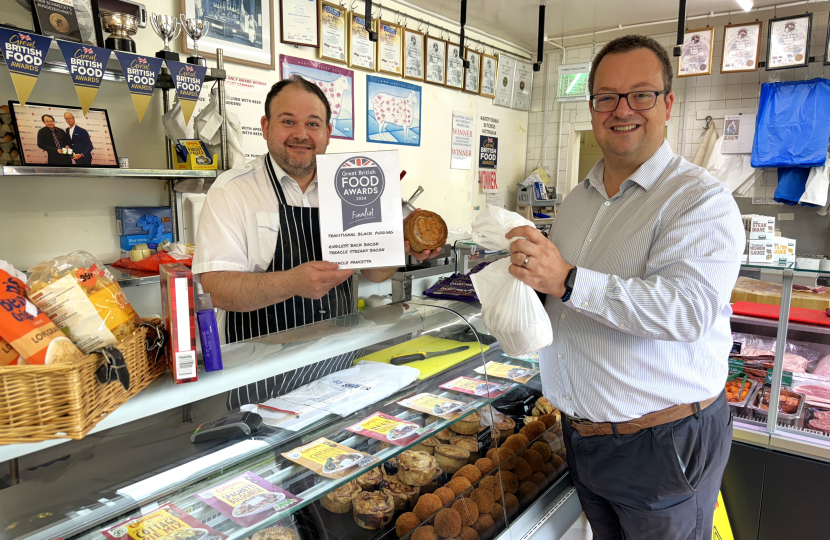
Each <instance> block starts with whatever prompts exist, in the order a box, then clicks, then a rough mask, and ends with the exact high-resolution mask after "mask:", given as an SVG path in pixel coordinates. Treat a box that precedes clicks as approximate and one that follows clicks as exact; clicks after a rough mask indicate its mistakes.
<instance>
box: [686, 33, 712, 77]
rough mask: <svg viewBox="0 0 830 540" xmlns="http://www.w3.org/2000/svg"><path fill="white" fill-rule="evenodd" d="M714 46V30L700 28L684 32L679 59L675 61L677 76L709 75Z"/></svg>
mask: <svg viewBox="0 0 830 540" xmlns="http://www.w3.org/2000/svg"><path fill="white" fill-rule="evenodd" d="M714 44H715V29H714V28H701V29H700V30H690V31H688V32H686V34H685V36H684V37H683V48H682V49H681V52H680V58H678V59H677V76H678V77H696V76H698V75H711V74H712V56H713V55H714V51H713V48H714Z"/></svg>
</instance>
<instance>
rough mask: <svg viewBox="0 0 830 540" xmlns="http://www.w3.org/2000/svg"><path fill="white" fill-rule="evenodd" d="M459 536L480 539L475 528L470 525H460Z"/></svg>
mask: <svg viewBox="0 0 830 540" xmlns="http://www.w3.org/2000/svg"><path fill="white" fill-rule="evenodd" d="M459 538H460V539H461V540H481V539H480V538H479V536H478V533H477V532H476V530H475V529H473V528H472V527H461V534H460V535H459Z"/></svg>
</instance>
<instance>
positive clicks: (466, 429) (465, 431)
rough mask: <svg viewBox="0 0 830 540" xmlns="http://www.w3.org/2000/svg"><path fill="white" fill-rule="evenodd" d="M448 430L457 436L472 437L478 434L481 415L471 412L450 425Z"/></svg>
mask: <svg viewBox="0 0 830 540" xmlns="http://www.w3.org/2000/svg"><path fill="white" fill-rule="evenodd" d="M450 429H451V430H453V431H454V432H456V433H458V434H459V435H473V434H475V433H478V432H479V431H481V415H480V414H478V413H477V412H475V411H473V412H471V413H470V414H468V415H467V416H465V417H464V418H462V419H461V420H459V421H458V422H456V423H454V424H453V425H451V426H450Z"/></svg>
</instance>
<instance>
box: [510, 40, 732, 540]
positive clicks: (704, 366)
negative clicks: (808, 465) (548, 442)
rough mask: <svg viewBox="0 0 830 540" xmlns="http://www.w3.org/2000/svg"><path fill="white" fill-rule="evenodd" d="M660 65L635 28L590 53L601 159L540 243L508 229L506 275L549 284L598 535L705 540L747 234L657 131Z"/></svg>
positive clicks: (559, 396) (713, 188) (572, 443)
mask: <svg viewBox="0 0 830 540" xmlns="http://www.w3.org/2000/svg"><path fill="white" fill-rule="evenodd" d="M672 72H673V68H672V65H671V62H670V60H669V57H668V55H667V54H666V51H665V49H663V48H662V47H661V46H660V45H659V44H658V43H657V42H655V41H654V40H652V39H650V38H647V37H644V36H625V37H622V38H619V39H616V40H614V41H612V42H610V43H608V44H607V45H606V46H605V47H604V48H603V49H602V50H601V51H600V52H599V54H598V55H597V56H596V58H595V59H594V62H593V65H592V72H591V74H590V80H589V86H590V88H591V93H592V95H591V99H590V104H589V107H590V111H591V123H592V127H593V132H594V135H595V137H596V139H597V142H598V144H599V146H600V148H601V149H602V151H603V159H601V160H600V161H599V163H597V165H596V166H595V167H594V168H593V169H592V170H591V172H590V173H589V174H588V177H587V178H586V179H585V180H584V181H583V182H582V183H581V184H580V185H578V186H577V187H575V188H574V189H573V191H572V192H571V193H570V194H569V195H568V197H567V198H566V199H565V201H564V202H563V203H562V206H561V209H560V211H559V213H558V214H557V217H556V222H555V224H554V227H553V230H552V231H551V235H550V241H548V240H547V239H545V238H544V237H543V236H542V235H541V234H540V233H539V232H538V231H536V230H535V229H533V228H532V227H521V228H518V229H514V230H513V231H511V232H510V233H509V234H508V237H511V238H512V237H524V239H520V240H517V241H515V242H514V243H513V245H512V247H511V251H513V254H512V257H511V260H512V262H513V265H512V266H511V273H512V274H513V275H514V276H516V277H517V278H518V279H520V280H522V281H524V282H525V283H528V284H529V285H531V286H532V287H533V288H534V289H536V290H537V291H540V292H542V293H545V294H547V301H546V304H545V308H546V310H547V312H548V315H549V316H550V319H551V324H552V326H553V335H554V340H553V344H552V345H551V346H549V347H547V348H545V349H544V350H543V351H541V354H540V359H541V366H542V382H543V387H544V392H545V395H546V396H547V398H548V399H549V400H550V401H551V402H552V403H553V404H554V405H555V406H556V407H558V408H559V409H560V410H561V411H562V413H563V414H564V416H565V422H564V426H563V435H564V438H565V445H566V448H567V452H568V465H569V467H570V470H571V474H572V476H573V479H574V483H575V485H576V487H577V491H578V493H579V497H580V501H581V503H582V506H583V509H584V510H585V514H586V516H587V518H588V520H589V521H590V523H591V526H592V529H593V533H594V538H596V539H597V540H599V539H615V538H627V539H631V538H634V539H637V540H643V539H655V540H656V539H660V540H669V539H703V538H707V539H708V538H709V537H710V535H711V533H712V515H713V512H714V509H715V502H716V500H717V495H718V490H719V489H720V482H721V478H722V475H723V470H724V467H725V466H726V462H727V460H728V457H729V449H730V446H731V441H732V421H731V420H732V417H731V415H730V413H729V408H728V405H727V402H726V397H725V394H724V383H725V380H726V375H727V358H728V354H729V351H730V348H731V345H732V339H731V333H730V326H729V317H730V315H731V314H732V310H731V308H730V306H729V298H730V295H731V291H732V288H733V286H734V285H735V281H736V279H737V277H738V271H739V269H740V262H741V258H742V253H743V251H744V246H745V243H746V238H745V233H744V230H743V226H742V223H741V219H740V212H739V211H738V207H737V205H736V203H735V201H734V200H733V199H732V196H731V195H730V193H729V190H728V188H727V187H726V186H725V185H724V184H723V183H721V182H719V181H718V180H717V179H715V178H714V177H712V176H711V175H709V174H708V173H707V172H706V170H705V169H702V168H700V167H697V166H695V165H692V164H691V163H689V162H688V161H686V160H685V159H683V158H682V157H680V156H677V155H675V154H674V152H673V151H672V149H671V147H670V146H669V144H668V143H667V142H666V141H665V137H664V132H665V124H666V122H667V121H668V120H669V118H670V116H671V110H672V105H673V103H674V94H673V93H672V92H671V82H672Z"/></svg>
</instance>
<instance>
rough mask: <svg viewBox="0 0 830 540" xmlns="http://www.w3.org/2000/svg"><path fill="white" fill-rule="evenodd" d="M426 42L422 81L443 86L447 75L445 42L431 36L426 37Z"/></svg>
mask: <svg viewBox="0 0 830 540" xmlns="http://www.w3.org/2000/svg"><path fill="white" fill-rule="evenodd" d="M426 41H427V43H426V57H427V67H426V73H424V77H425V79H424V80H425V81H426V82H428V83H431V84H437V85H440V86H444V83H445V82H446V79H445V78H444V77H445V76H446V73H447V42H446V41H444V40H443V39H438V38H434V37H432V36H427V37H426Z"/></svg>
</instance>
